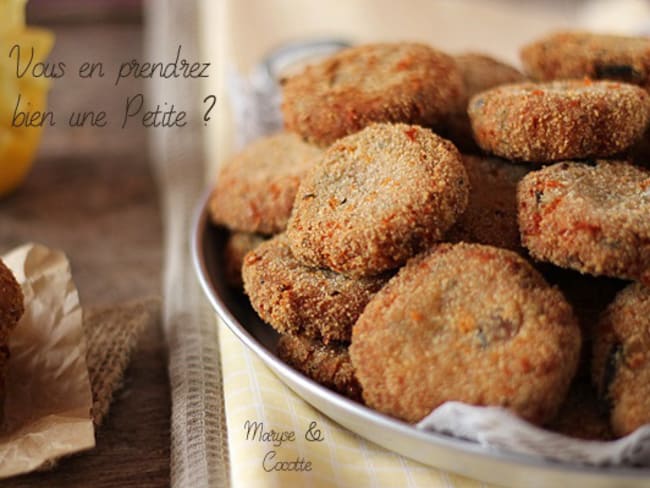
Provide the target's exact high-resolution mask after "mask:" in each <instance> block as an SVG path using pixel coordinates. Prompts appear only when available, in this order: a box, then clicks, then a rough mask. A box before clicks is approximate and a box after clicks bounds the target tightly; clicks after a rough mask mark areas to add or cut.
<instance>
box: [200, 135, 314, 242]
mask: <svg viewBox="0 0 650 488" xmlns="http://www.w3.org/2000/svg"><path fill="white" fill-rule="evenodd" d="M320 153H321V151H320V150H319V149H317V148H316V147H314V146H311V145H310V144H307V143H305V142H303V141H302V140H301V139H300V137H299V136H297V135H296V134H291V133H288V132H281V133H278V134H275V135H272V136H268V137H265V138H263V139H260V140H258V141H256V142H254V143H252V144H251V145H249V146H247V147H246V148H245V149H244V150H243V151H241V152H240V153H239V154H237V155H235V156H234V157H232V158H231V159H230V160H228V161H227V162H226V163H225V164H224V165H223V166H222V167H221V169H220V171H219V174H218V176H217V182H216V185H215V188H214V191H213V192H212V197H211V198H210V203H209V209H210V215H211V217H212V221H213V222H214V223H215V224H220V225H223V226H225V227H228V228H229V229H231V230H236V231H242V232H257V233H260V234H275V233H278V232H282V231H283V230H284V229H285V228H286V226H287V220H288V218H289V215H290V214H291V207H292V206H293V200H294V198H295V196H296V190H297V189H298V185H299V184H300V179H301V178H302V176H303V175H304V174H305V172H306V171H307V170H308V169H309V168H310V167H311V166H312V161H313V159H314V158H315V157H317V156H319V155H320Z"/></svg>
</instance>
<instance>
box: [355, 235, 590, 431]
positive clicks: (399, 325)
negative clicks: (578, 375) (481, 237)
mask: <svg viewBox="0 0 650 488" xmlns="http://www.w3.org/2000/svg"><path fill="white" fill-rule="evenodd" d="M579 355H580V330H579V328H578V325H577V323H576V319H575V317H574V315H573V312H572V310H571V307H570V306H569V305H568V303H567V302H566V301H565V300H564V298H563V296H562V294H561V293H560V292H559V291H558V290H557V289H554V288H552V287H550V286H549V285H548V284H547V283H546V282H545V281H544V280H543V278H542V277H541V275H540V274H539V273H538V272H537V271H536V270H535V269H534V268H533V267H532V266H531V265H530V264H529V263H528V262H526V261H525V260H524V259H523V258H522V257H520V256H519V255H518V254H516V253H514V252H512V251H508V250H505V249H498V248H495V247H491V246H484V245H479V244H464V243H461V244H439V245H437V246H435V247H433V248H432V249H431V250H430V251H428V252H425V253H423V254H421V255H419V256H418V257H416V258H414V259H412V260H410V261H409V262H408V263H407V265H406V266H405V267H403V268H402V269H401V270H400V271H399V273H398V274H397V275H396V276H395V277H394V278H392V279H391V280H390V281H389V282H388V283H387V284H386V286H385V287H384V288H383V289H382V290H381V291H380V292H379V293H378V294H377V295H375V297H374V298H373V299H372V300H371V301H370V303H369V304H368V305H367V307H366V309H365V310H364V312H363V313H362V314H361V316H360V317H359V320H358V321H357V323H356V324H355V326H354V328H353V332H352V344H351V346H350V357H351V358H352V364H353V365H354V368H355V373H356V375H357V379H358V380H359V383H360V384H361V386H362V389H363V398H364V401H365V402H366V404H368V405H369V406H371V407H372V408H375V409H377V410H379V411H381V412H384V413H386V414H389V415H392V416H394V417H397V418H400V419H403V420H406V421H407V422H417V421H419V420H421V419H422V418H423V417H425V416H426V415H428V414H429V413H431V411H432V410H433V409H435V408H436V407H438V406H440V405H441V404H442V403H444V402H446V401H461V402H465V403H468V404H472V405H491V406H501V407H505V408H508V409H509V410H511V411H513V412H514V413H516V414H518V415H519V416H521V417H522V418H524V419H526V420H528V421H530V422H533V423H537V424H543V423H545V422H547V421H548V420H550V419H551V418H553V416H554V415H555V413H556V412H557V409H558V407H559V406H560V404H561V403H562V401H563V400H564V397H565V394H566V392H567V390H568V388H569V384H570V383H571V380H572V378H573V375H574V373H575V371H576V366H577V363H578V358H579Z"/></svg>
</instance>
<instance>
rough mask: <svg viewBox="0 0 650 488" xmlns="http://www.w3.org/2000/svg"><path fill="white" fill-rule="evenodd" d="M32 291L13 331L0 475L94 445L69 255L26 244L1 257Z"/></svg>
mask: <svg viewBox="0 0 650 488" xmlns="http://www.w3.org/2000/svg"><path fill="white" fill-rule="evenodd" d="M2 260H3V261H4V262H5V264H6V265H7V266H8V267H9V268H10V269H11V270H12V271H13V273H14V275H15V277H16V279H17V280H18V282H19V283H20V285H21V286H22V289H23V294H24V296H25V314H24V315H23V317H22V319H21V320H20V322H19V323H18V325H17V326H16V328H15V329H14V331H13V332H12V334H11V336H10V342H9V347H10V350H11V358H10V360H9V363H8V370H7V383H6V400H5V406H4V417H5V418H4V424H3V425H2V428H1V429H0V478H6V477H9V476H14V475H17V474H21V473H26V472H29V471H33V470H35V469H38V468H39V467H42V466H44V465H48V464H50V463H52V462H54V461H55V460H56V459H58V458H60V457H61V456H64V455H68V454H71V453H74V452H78V451H82V450H86V449H89V448H92V447H94V446H95V435H94V428H93V422H92V415H91V408H92V393H91V389H90V381H89V378H88V368H87V367H86V338H85V335H84V330H83V326H82V311H81V306H80V305H79V295H78V293H77V289H76V287H75V285H74V283H73V281H72V276H71V274H70V265H69V263H68V260H67V259H66V257H65V255H64V254H63V253H61V252H60V251H53V250H50V249H48V248H46V247H43V246H40V245H36V244H27V245H25V246H22V247H20V248H18V249H15V250H14V251H12V252H10V253H8V254H7V255H5V256H2Z"/></svg>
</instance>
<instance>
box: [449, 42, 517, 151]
mask: <svg viewBox="0 0 650 488" xmlns="http://www.w3.org/2000/svg"><path fill="white" fill-rule="evenodd" d="M454 60H455V61H456V65H457V66H458V69H459V70H460V73H461V75H462V77H463V85H464V86H465V93H464V97H463V98H462V99H461V100H460V101H459V106H458V107H457V108H456V110H455V111H454V112H453V113H452V114H451V115H450V117H449V119H448V120H447V121H446V122H445V124H444V125H445V129H444V131H443V133H444V135H445V136H446V137H448V138H449V139H450V140H451V141H452V142H453V143H454V144H456V146H458V147H459V148H460V149H461V150H463V151H468V152H473V153H475V152H478V146H477V145H476V143H475V142H474V136H473V133H472V124H471V123H470V121H469V117H468V116H467V103H468V101H469V99H470V98H471V97H473V96H474V95H476V94H477V93H480V92H482V91H485V90H488V89H490V88H494V87H495V86H499V85H504V84H507V83H517V82H521V81H524V80H525V79H526V78H525V76H524V75H523V74H522V73H521V72H519V70H517V69H515V68H513V67H512V66H510V65H508V64H505V63H503V62H501V61H498V60H496V59H494V58H492V57H490V56H487V55H485V54H480V53H465V54H460V55H458V56H455V57H454Z"/></svg>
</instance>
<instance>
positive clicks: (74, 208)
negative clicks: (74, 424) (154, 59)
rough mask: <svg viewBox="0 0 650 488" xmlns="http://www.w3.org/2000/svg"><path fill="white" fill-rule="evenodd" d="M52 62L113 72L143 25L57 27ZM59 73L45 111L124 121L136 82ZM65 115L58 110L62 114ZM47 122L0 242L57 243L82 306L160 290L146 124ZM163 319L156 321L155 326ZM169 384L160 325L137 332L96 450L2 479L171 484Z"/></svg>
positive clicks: (135, 47) (1, 212)
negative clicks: (101, 113)
mask: <svg viewBox="0 0 650 488" xmlns="http://www.w3.org/2000/svg"><path fill="white" fill-rule="evenodd" d="M50 28H51V29H53V30H54V31H55V33H56V36H57V40H56V46H55V50H54V52H53V53H52V56H51V59H52V60H55V61H56V60H61V61H65V62H66V64H67V65H70V66H78V65H79V64H80V63H81V62H82V61H83V60H89V59H92V60H96V61H103V62H104V63H105V66H106V67H108V68H109V71H111V72H115V69H117V66H119V63H121V62H122V61H125V60H126V61H128V60H129V59H132V58H141V57H142V56H141V53H142V37H143V35H142V26H141V25H140V24H137V23H130V24H128V23H127V24H113V25H111V24H87V25H84V24H60V25H58V26H52V27H50ZM109 78H111V77H110V76H107V77H106V79H103V80H102V79H99V80H81V79H79V78H78V77H76V76H74V75H70V76H68V75H66V76H65V77H64V78H62V79H60V80H56V82H55V83H54V84H53V87H52V91H51V97H50V109H51V110H53V111H54V112H55V114H56V113H61V114H65V113H66V112H69V111H71V110H91V109H96V110H106V111H107V112H108V114H109V120H116V121H117V119H119V114H120V113H121V112H122V110H123V106H124V101H125V99H126V97H127V96H130V95H133V94H136V93H138V92H141V91H143V89H144V87H143V86H142V84H141V83H140V82H139V81H134V80H127V81H125V82H124V83H121V84H120V85H119V86H118V87H115V86H113V80H112V79H110V80H109ZM62 121H63V119H62ZM66 125H67V124H64V123H60V124H57V126H55V127H51V128H47V129H46V130H45V132H44V137H43V141H42V145H41V149H40V153H39V157H38V159H37V162H36V165H35V167H34V169H33V171H32V173H31V174H30V176H29V178H28V180H27V182H26V184H25V185H24V186H23V187H22V188H21V189H20V190H19V191H18V192H17V193H15V194H14V195H12V196H11V197H9V198H8V199H5V200H0V251H2V252H4V251H6V250H8V249H10V248H12V247H14V246H16V245H19V244H21V243H24V242H26V241H35V242H41V243H43V244H45V245H47V246H50V247H55V248H60V249H62V250H64V251H65V252H66V254H67V255H68V257H69V258H70V260H71V265H72V271H73V276H74V278H75V281H76V283H77V286H78V288H79V294H80V297H81V302H82V305H83V306H84V307H85V306H90V305H102V304H117V303H120V302H122V301H126V300H132V299H137V298H140V297H147V296H152V295H155V296H158V295H160V290H161V266H162V249H161V247H162V244H161V235H162V230H161V222H160V211H159V206H158V195H157V194H156V186H155V183H154V180H153V177H152V174H151V170H150V165H149V162H148V153H147V133H146V130H145V129H137V128H135V127H131V128H128V129H126V130H123V129H120V127H119V124H118V123H115V124H111V125H109V126H108V127H105V128H101V129H99V128H88V129H86V128H83V129H79V128H75V129H71V128H69V127H66ZM158 325H159V324H158ZM169 422H170V392H169V384H168V378H167V366H166V358H165V346H164V338H163V335H162V331H161V328H160V326H158V327H156V328H152V329H151V330H148V331H147V332H146V333H145V334H144V336H143V337H142V338H141V340H140V343H139V345H138V347H137V350H136V352H135V353H134V356H133V359H132V361H131V364H130V366H129V368H128V370H127V372H126V375H125V378H124V387H123V388H122V389H121V390H120V391H119V392H118V393H117V394H116V397H115V401H114V403H113V405H112V406H111V409H110V411H109V414H108V416H107V418H106V420H105V421H104V424H103V425H102V426H101V427H100V428H99V429H98V430H97V432H96V438H97V446H96V448H95V449H93V450H92V451H88V452H85V453H81V454H77V455H74V456H71V457H69V458H66V459H63V460H61V461H60V463H59V465H58V466H57V467H56V468H54V469H53V470H52V471H48V472H42V473H35V474H29V475H25V476H20V477H17V478H13V479H10V480H6V481H3V482H2V486H3V487H26V486H30V487H33V486H43V487H45V486H47V487H53V486H66V487H89V486H92V487H108V486H110V487H128V486H138V487H158V486H167V485H168V484H169V446H170V439H169Z"/></svg>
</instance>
